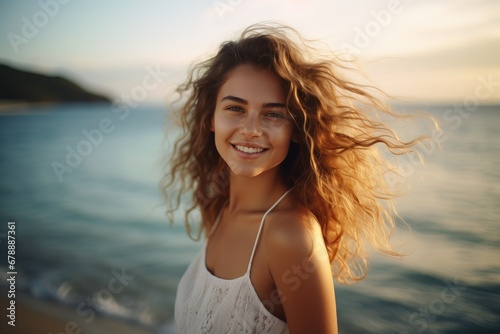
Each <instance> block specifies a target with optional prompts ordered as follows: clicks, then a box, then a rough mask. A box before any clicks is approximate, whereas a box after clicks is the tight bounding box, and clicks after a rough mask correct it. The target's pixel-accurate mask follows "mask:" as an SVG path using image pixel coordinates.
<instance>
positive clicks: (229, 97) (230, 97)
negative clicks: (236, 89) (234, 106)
mask: <svg viewBox="0 0 500 334" xmlns="http://www.w3.org/2000/svg"><path fill="white" fill-rule="evenodd" d="M225 100H229V101H234V102H238V103H241V104H244V105H248V101H247V100H245V99H242V98H241V97H237V96H233V95H227V96H224V97H223V98H222V99H221V100H220V101H221V102H222V101H225ZM262 106H263V107H265V108H286V105H285V104H284V103H281V102H268V103H264V104H262Z"/></svg>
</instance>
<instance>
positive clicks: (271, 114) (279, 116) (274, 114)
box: [266, 111, 285, 119]
mask: <svg viewBox="0 0 500 334" xmlns="http://www.w3.org/2000/svg"><path fill="white" fill-rule="evenodd" d="M266 117H271V118H277V119H283V118H285V116H284V115H283V114H282V113H280V112H275V111H271V112H268V113H266Z"/></svg>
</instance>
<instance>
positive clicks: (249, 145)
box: [230, 142, 268, 150]
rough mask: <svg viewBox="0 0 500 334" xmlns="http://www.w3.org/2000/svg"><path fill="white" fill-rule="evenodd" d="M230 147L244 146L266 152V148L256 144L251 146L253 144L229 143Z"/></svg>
mask: <svg viewBox="0 0 500 334" xmlns="http://www.w3.org/2000/svg"><path fill="white" fill-rule="evenodd" d="M230 144H231V145H232V146H236V145H238V146H245V147H249V148H261V149H264V150H267V149H268V148H267V147H265V146H260V145H256V144H253V143H245V142H235V143H230Z"/></svg>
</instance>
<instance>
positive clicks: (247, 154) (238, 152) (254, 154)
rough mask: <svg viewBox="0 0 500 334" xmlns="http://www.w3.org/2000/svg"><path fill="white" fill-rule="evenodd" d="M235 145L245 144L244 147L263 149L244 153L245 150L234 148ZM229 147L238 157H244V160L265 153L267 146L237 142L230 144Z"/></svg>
mask: <svg viewBox="0 0 500 334" xmlns="http://www.w3.org/2000/svg"><path fill="white" fill-rule="evenodd" d="M236 145H238V146H245V147H249V148H261V149H263V151H262V152H259V153H246V152H242V151H240V150H238V149H237V148H236ZM231 148H232V149H233V151H234V152H235V153H236V155H238V156H239V157H240V158H242V159H245V160H252V159H257V158H259V157H261V156H262V155H263V154H264V153H266V151H267V150H268V148H265V147H262V146H256V145H249V144H239V143H238V144H231Z"/></svg>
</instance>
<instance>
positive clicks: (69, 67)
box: [0, 0, 500, 103]
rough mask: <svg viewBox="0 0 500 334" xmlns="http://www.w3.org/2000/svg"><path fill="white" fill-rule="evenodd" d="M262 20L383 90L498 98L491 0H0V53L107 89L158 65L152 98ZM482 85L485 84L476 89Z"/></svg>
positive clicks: (498, 34)
mask: <svg viewBox="0 0 500 334" xmlns="http://www.w3.org/2000/svg"><path fill="white" fill-rule="evenodd" d="M264 20H272V21H277V22H279V23H283V24H287V25H290V26H292V27H294V28H296V29H297V30H298V31H299V32H301V33H302V34H303V36H304V37H306V38H309V39H317V40H320V41H323V42H325V43H326V44H327V45H328V46H329V47H330V48H331V49H333V50H339V49H343V48H346V47H349V48H351V51H352V50H354V52H355V53H357V55H358V56H359V59H360V63H361V64H362V65H363V66H364V68H365V69H366V72H367V73H368V74H369V76H370V77H371V79H372V81H373V82H374V83H375V84H376V85H378V86H379V87H381V88H383V89H385V90H386V91H387V92H388V93H389V94H392V95H396V96H398V97H400V98H403V99H407V100H411V101H419V102H424V103H434V102H461V101H463V100H464V99H467V98H468V97H469V96H474V94H475V91H476V88H477V87H478V85H481V84H482V83H483V82H484V81H485V80H486V81H489V82H490V84H489V89H490V90H489V94H487V95H488V96H487V97H485V96H486V95H485V94H483V95H482V97H481V98H480V102H482V103H498V102H500V1H498V0H476V1H470V0H421V1H420V0H413V1H412V0H399V1H398V0H374V1H361V0H354V1H353V0H337V1H327V0H324V1H323V0H289V1H285V0H278V1H264V0H221V1H212V0H209V1H204V0H201V1H193V0H191V1H166V0H163V1H161V0H145V1H132V0H108V1H97V0H86V1H84V0H40V1H34V0H29V1H28V0H26V1H9V2H7V1H2V2H1V3H0V31H1V33H2V34H1V38H0V62H1V63H6V64H11V65H13V66H17V67H21V68H26V69H31V70H36V71H42V72H44V73H48V74H58V75H64V76H67V77H69V78H71V79H73V80H75V81H77V82H79V83H81V84H83V85H84V86H85V87H89V88H92V89H93V90H97V91H102V92H104V93H107V94H109V95H111V96H113V97H116V96H120V94H122V93H126V92H129V91H130V90H131V89H132V88H133V87H134V85H138V84H140V83H141V80H142V79H141V78H143V77H144V75H146V74H147V69H146V68H147V67H148V66H149V68H150V69H151V68H156V69H161V71H162V73H168V75H164V78H163V79H164V80H162V83H161V84H162V85H161V87H160V88H159V89H156V90H155V91H151V92H150V94H148V97H147V101H150V102H159V101H162V100H163V99H165V97H166V96H167V95H168V94H167V93H166V91H167V90H169V89H171V87H173V86H174V85H175V84H176V83H178V82H179V80H180V79H181V78H182V77H183V75H184V74H185V69H186V67H187V66H188V65H189V64H190V63H191V62H193V61H194V60H196V59H197V58H200V57H203V56H206V55H207V54H210V53H213V52H214V51H215V50H216V49H217V47H218V46H219V44H220V43H221V42H222V41H224V40H227V39H232V38H234V37H235V36H237V34H238V33H240V32H241V31H242V30H243V29H244V28H245V27H246V26H248V25H250V24H252V23H256V22H259V21H264ZM485 92H486V91H485Z"/></svg>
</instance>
